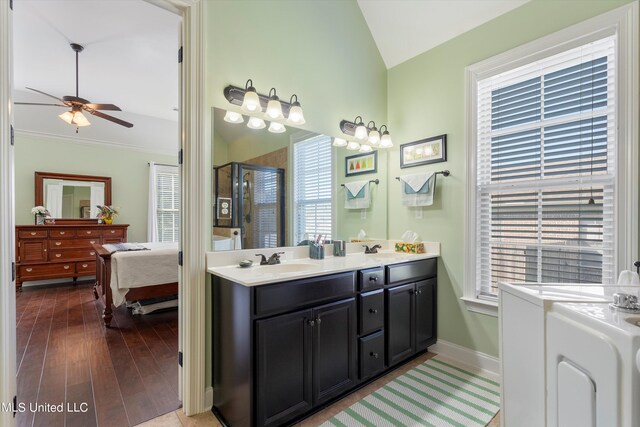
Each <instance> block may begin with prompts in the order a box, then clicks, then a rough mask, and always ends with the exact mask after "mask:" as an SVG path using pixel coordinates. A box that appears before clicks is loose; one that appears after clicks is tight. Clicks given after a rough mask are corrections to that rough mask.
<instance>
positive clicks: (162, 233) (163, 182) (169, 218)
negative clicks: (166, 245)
mask: <svg viewBox="0 0 640 427" xmlns="http://www.w3.org/2000/svg"><path fill="white" fill-rule="evenodd" d="M155 167H156V191H157V195H156V207H157V211H156V212H157V219H156V221H157V225H158V241H159V242H177V241H178V240H179V239H180V175H179V169H178V167H177V166H164V165H156V166H155Z"/></svg>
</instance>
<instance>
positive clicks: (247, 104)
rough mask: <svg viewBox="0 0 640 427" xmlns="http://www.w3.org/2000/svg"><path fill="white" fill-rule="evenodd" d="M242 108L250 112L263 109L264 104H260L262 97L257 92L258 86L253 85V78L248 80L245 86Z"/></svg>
mask: <svg viewBox="0 0 640 427" xmlns="http://www.w3.org/2000/svg"><path fill="white" fill-rule="evenodd" d="M242 109H243V110H244V111H247V112H249V113H255V112H258V111H262V106H261V105H260V98H259V97H258V92H256V88H255V87H253V80H251V79H249V80H247V83H246V84H245V87H244V97H243V99H242Z"/></svg>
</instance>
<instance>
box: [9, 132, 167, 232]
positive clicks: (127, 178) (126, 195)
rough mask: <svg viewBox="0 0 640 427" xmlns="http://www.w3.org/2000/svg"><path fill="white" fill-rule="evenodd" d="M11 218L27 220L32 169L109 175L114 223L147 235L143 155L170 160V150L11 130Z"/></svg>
mask: <svg viewBox="0 0 640 427" xmlns="http://www.w3.org/2000/svg"><path fill="white" fill-rule="evenodd" d="M15 147H16V149H15V183H16V191H15V197H16V199H15V206H16V224H19V225H22V224H26V225H29V224H33V215H31V208H32V207H33V206H34V198H35V194H34V177H33V173H34V172H35V171H40V172H57V173H71V174H79V175H97V176H110V177H111V178H112V182H111V190H112V193H111V194H112V203H111V204H112V205H114V206H118V207H119V208H120V216H118V218H117V219H116V223H119V224H129V225H130V227H129V229H128V240H129V241H130V242H146V241H147V200H148V198H149V166H148V164H147V163H148V162H149V161H155V162H159V163H167V164H175V163H176V158H175V156H168V155H163V154H153V153H148V152H141V151H133V150H126V149H118V148H114V147H113V146H104V145H99V144H83V143H68V142H63V141H60V140H58V139H54V138H47V137H45V136H37V137H36V136H30V135H24V134H21V133H17V134H16V145H15Z"/></svg>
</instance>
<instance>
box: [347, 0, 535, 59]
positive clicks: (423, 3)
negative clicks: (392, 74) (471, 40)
mask: <svg viewBox="0 0 640 427" xmlns="http://www.w3.org/2000/svg"><path fill="white" fill-rule="evenodd" d="M527 1H529V0H358V5H359V6H360V10H362V14H363V15H364V18H365V20H366V21H367V25H368V26H369V30H370V31H371V34H372V35H373V39H374V40H375V42H376V45H377V46H378V50H379V51H380V54H381V55H382V59H383V60H384V63H385V65H386V66H387V68H391V67H394V66H396V65H398V64H400V63H402V62H404V61H406V60H408V59H411V58H413V57H414V56H416V55H419V54H421V53H423V52H426V51H427V50H429V49H432V48H434V47H436V46H438V45H439V44H442V43H444V42H446V41H447V40H450V39H452V38H454V37H456V36H459V35H460V34H462V33H465V32H467V31H469V30H471V29H472V28H475V27H477V26H479V25H481V24H483V23H485V22H487V21H490V20H492V19H493V18H496V17H497V16H500V15H502V14H504V13H506V12H508V11H510V10H512V9H515V8H517V7H519V6H522V5H523V4H525V3H526V2H527Z"/></svg>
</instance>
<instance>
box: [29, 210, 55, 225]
mask: <svg viewBox="0 0 640 427" xmlns="http://www.w3.org/2000/svg"><path fill="white" fill-rule="evenodd" d="M31 214H32V215H34V217H35V223H36V225H41V224H44V219H45V217H49V216H51V213H50V212H49V211H48V210H47V208H45V207H44V206H34V207H33V208H31Z"/></svg>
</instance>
